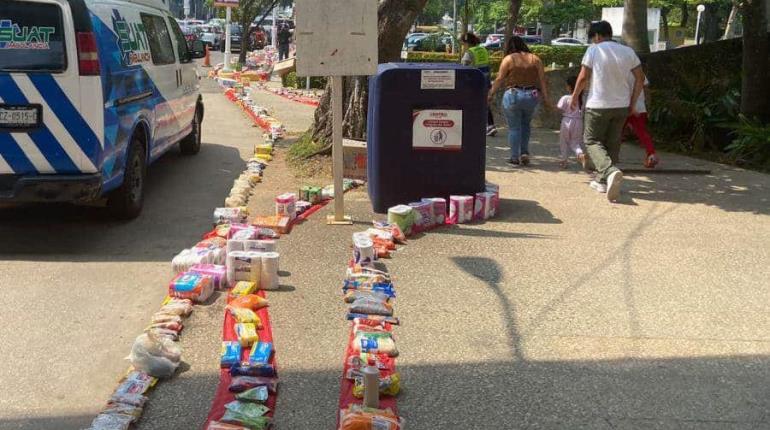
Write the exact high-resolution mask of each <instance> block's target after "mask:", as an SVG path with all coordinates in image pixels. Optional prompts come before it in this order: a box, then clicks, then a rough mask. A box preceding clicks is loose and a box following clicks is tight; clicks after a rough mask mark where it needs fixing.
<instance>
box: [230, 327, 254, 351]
mask: <svg viewBox="0 0 770 430" xmlns="http://www.w3.org/2000/svg"><path fill="white" fill-rule="evenodd" d="M235 334H237V335H238V342H240V344H241V346H242V347H244V348H249V347H251V345H253V344H254V342H259V335H258V334H257V327H256V326H255V325H254V324H252V323H238V324H236V325H235Z"/></svg>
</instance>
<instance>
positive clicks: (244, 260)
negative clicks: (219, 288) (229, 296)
mask: <svg viewBox="0 0 770 430" xmlns="http://www.w3.org/2000/svg"><path fill="white" fill-rule="evenodd" d="M226 266H227V281H228V282H229V283H230V286H231V287H232V286H234V285H235V284H236V283H237V282H238V281H249V282H254V283H255V284H259V279H260V274H261V272H262V254H261V253H256V252H243V251H233V252H232V253H230V254H228V255H227V265H226Z"/></svg>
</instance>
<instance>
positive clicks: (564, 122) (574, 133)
mask: <svg viewBox="0 0 770 430" xmlns="http://www.w3.org/2000/svg"><path fill="white" fill-rule="evenodd" d="M576 82H577V76H570V77H569V78H567V91H568V93H567V95H566V96H563V97H562V98H561V99H560V100H559V103H558V104H557V105H556V107H557V108H558V109H559V110H560V111H561V113H562V117H561V131H560V133H559V148H560V150H561V162H560V163H559V165H560V166H561V168H562V169H566V168H567V158H568V157H569V150H570V149H572V151H573V152H574V153H575V156H576V157H577V159H578V162H579V163H580V164H581V165H583V167H585V159H586V156H585V154H584V153H583V94H582V93H581V94H580V101H579V102H578V108H577V109H575V110H572V109H570V103H571V101H572V96H571V95H570V94H572V91H573V90H574V89H575V83H576Z"/></svg>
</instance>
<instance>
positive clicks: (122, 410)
mask: <svg viewBox="0 0 770 430" xmlns="http://www.w3.org/2000/svg"><path fill="white" fill-rule="evenodd" d="M143 410H144V408H142V407H141V406H134V405H131V404H128V403H118V402H109V403H107V406H105V407H104V409H102V411H101V412H100V414H110V415H128V416H130V417H132V418H133V419H134V421H136V420H138V419H139V417H141V416H142V411H143Z"/></svg>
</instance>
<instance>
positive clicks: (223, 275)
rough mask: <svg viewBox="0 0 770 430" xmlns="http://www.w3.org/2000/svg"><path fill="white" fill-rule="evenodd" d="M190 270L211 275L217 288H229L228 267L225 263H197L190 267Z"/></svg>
mask: <svg viewBox="0 0 770 430" xmlns="http://www.w3.org/2000/svg"><path fill="white" fill-rule="evenodd" d="M190 272H192V273H197V274H199V275H208V276H210V277H211V281H212V282H213V283H214V289H216V290H223V289H225V288H227V267H226V266H224V265H220V264H196V265H194V266H192V267H191V268H190Z"/></svg>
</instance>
